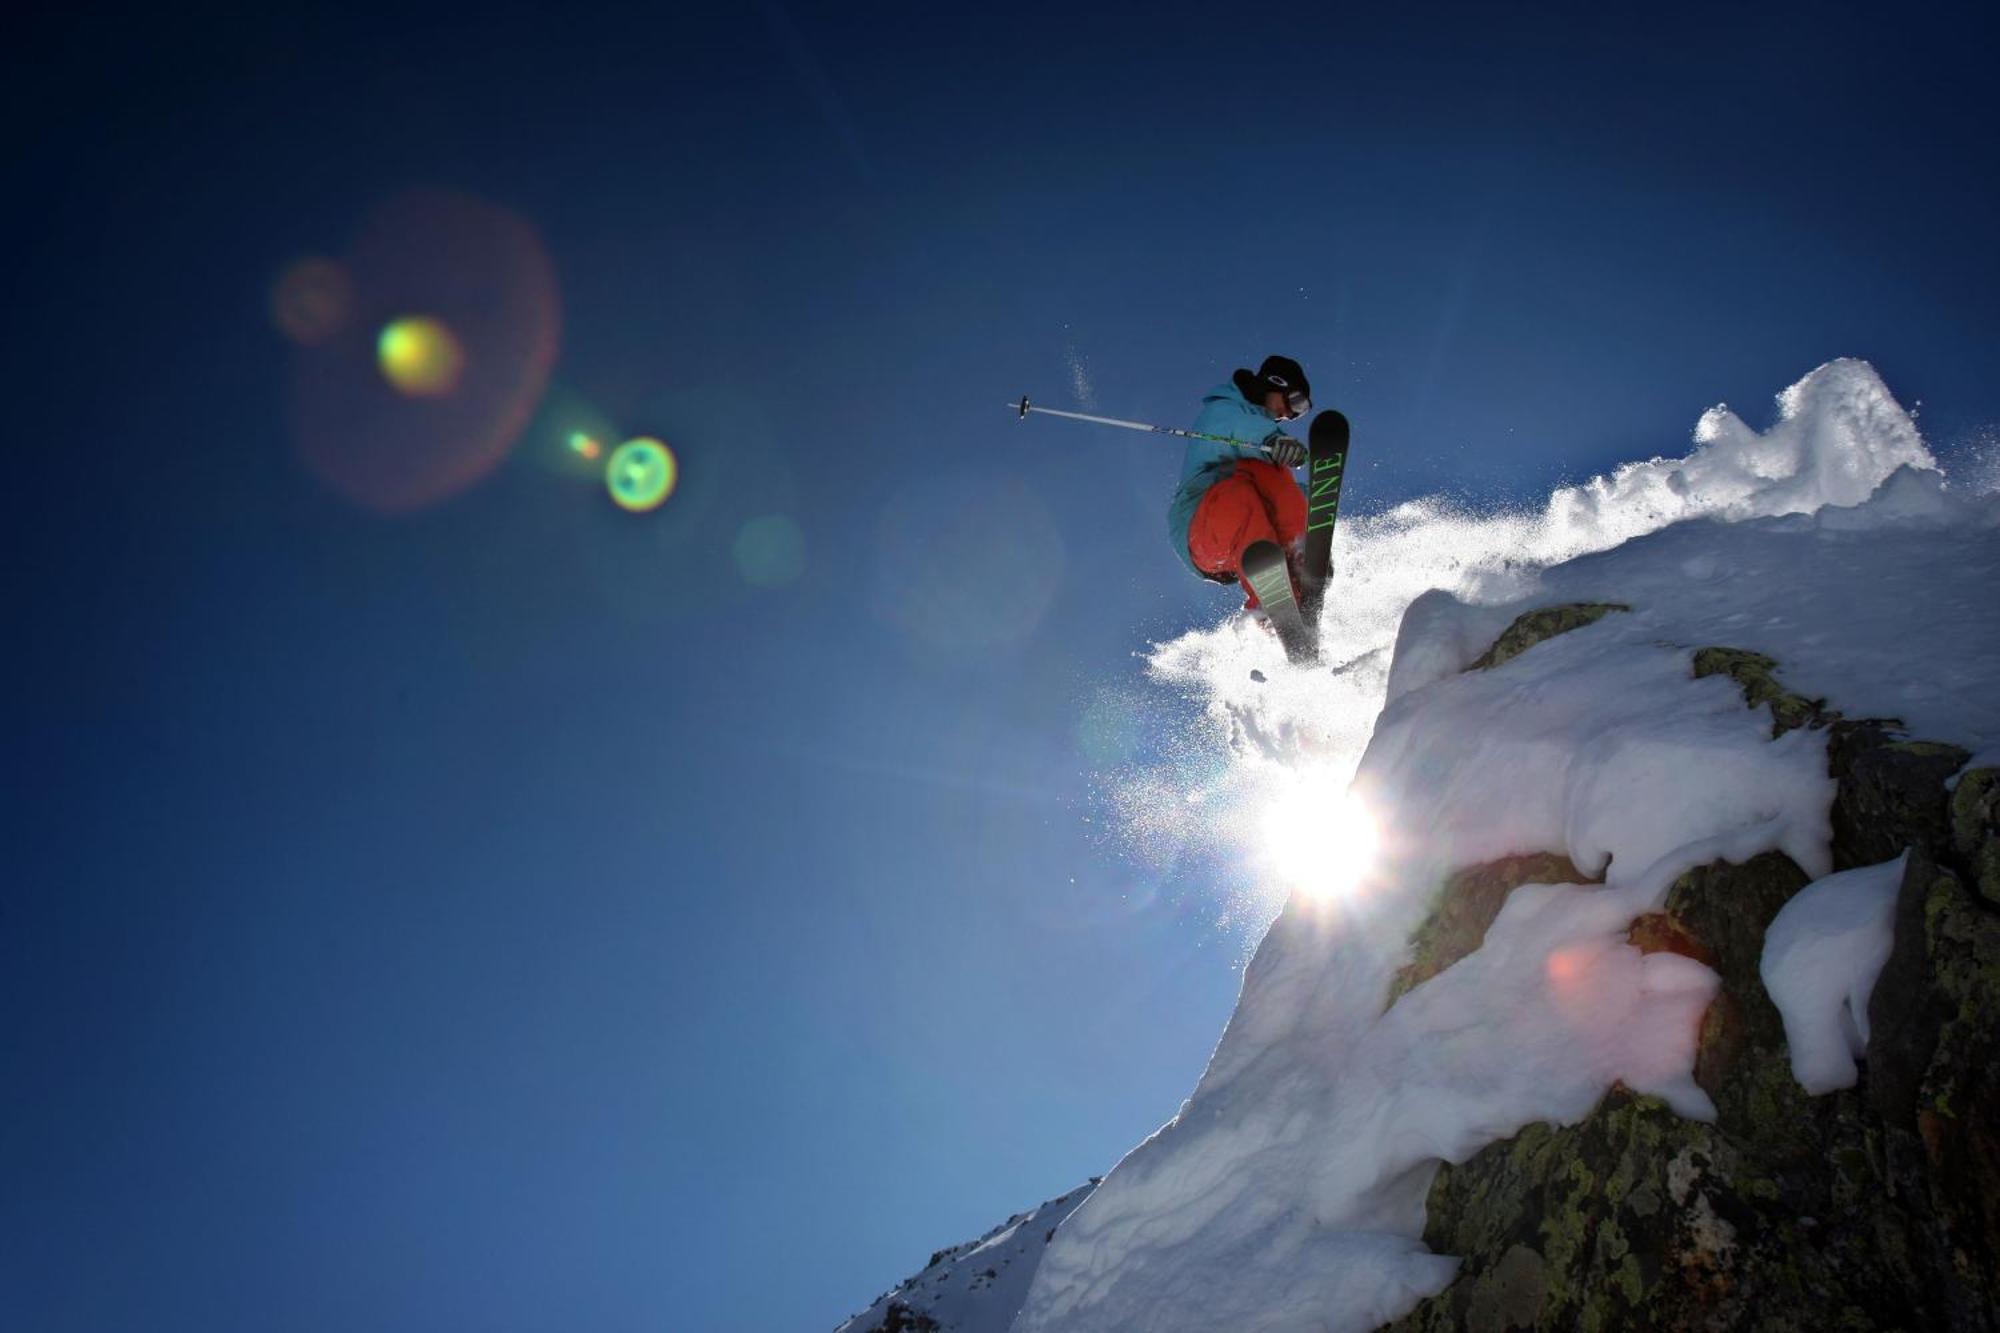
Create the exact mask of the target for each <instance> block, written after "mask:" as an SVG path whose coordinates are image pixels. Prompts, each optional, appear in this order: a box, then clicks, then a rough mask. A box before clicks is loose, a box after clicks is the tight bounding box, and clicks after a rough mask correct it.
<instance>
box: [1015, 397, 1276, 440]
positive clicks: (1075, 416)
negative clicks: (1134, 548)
mask: <svg viewBox="0 0 2000 1333" xmlns="http://www.w3.org/2000/svg"><path fill="white" fill-rule="evenodd" d="M1007 406H1008V407H1009V408H1010V409H1012V410H1013V411H1016V412H1019V413H1020V414H1021V418H1022V419H1023V420H1026V419H1027V416H1028V413H1030V412H1040V413H1042V414H1043V415H1044V416H1051V417H1068V418H1069V419H1070V420H1071V421H1094V422H1096V423H1097V424H1098V425H1100V426H1122V427H1124V428H1125V429H1126V430H1147V431H1151V432H1153V434H1155V435H1178V436H1180V437H1181V438H1182V439H1184V440H1213V441H1215V442H1216V443H1217V444H1233V445H1236V446H1237V447H1238V448H1243V447H1245V446H1247V447H1249V448H1252V449H1257V448H1261V447H1262V446H1261V445H1257V444H1254V443H1252V442H1251V441H1249V440H1235V439H1231V438H1230V437H1229V436H1227V435H1203V434H1202V433H1201V432H1200V431H1193V430H1175V429H1174V428H1173V427H1172V426H1149V425H1147V424H1146V423H1145V422H1143V421H1120V420H1119V419H1118V418H1117V417H1094V416H1091V415H1090V414H1089V413H1087V412H1064V411H1062V410H1060V409H1059V408H1054V407H1036V406H1035V405H1034V404H1033V403H1031V402H1029V401H1028V396H1027V395H1026V394H1022V395H1021V401H1020V402H1018V403H1009V404H1007ZM1266 452H1268V450H1267V451H1266Z"/></svg>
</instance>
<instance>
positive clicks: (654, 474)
mask: <svg viewBox="0 0 2000 1333" xmlns="http://www.w3.org/2000/svg"><path fill="white" fill-rule="evenodd" d="M680 473H681V469H680V464H679V463H677V462H676V461H675V460H674V451H673V450H671V449H669V448H667V446H666V445H664V444H661V443H660V442H659V441H658V440H655V439H650V438H647V437H645V436H641V437H640V438H638V439H636V440H627V441H625V443H623V444H621V445H619V446H618V447H617V448H616V449H614V450H612V451H611V461H610V462H609V463H607V464H606V465H605V468H604V485H605V488H606V489H607V490H609V491H610V492H611V499H612V500H613V502H615V503H616V504H617V506H618V507H619V508H620V509H629V510H631V511H632V512H633V513H635V514H642V513H644V512H645V511H647V510H648V509H658V508H659V507H660V505H661V504H663V503H665V501H666V498H667V497H668V496H669V495H672V494H673V493H674V484H675V483H676V482H678V481H679V480H680Z"/></svg>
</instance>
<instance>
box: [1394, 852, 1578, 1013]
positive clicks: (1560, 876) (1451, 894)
mask: <svg viewBox="0 0 2000 1333" xmlns="http://www.w3.org/2000/svg"><path fill="white" fill-rule="evenodd" d="M1601 882H1602V881H1600V880H1596V879H1593V878H1591V877H1590V876H1588V875H1585V874H1584V873H1583V872H1582V871H1580V870H1578V869H1577V868H1576V865H1575V863H1573V862H1572V861H1571V860H1570V859H1569V858H1568V857H1567V856H1564V855H1563V854H1562V853H1560V852H1530V853H1528V854H1527V855H1525V856H1508V857H1503V858H1501V859H1500V860H1498V861H1490V862H1488V863H1486V864H1485V865H1477V866H1467V867H1466V868H1465V869H1463V870H1460V871H1457V872H1455V873H1453V874H1451V875H1449V876H1447V877H1446V879H1445V881H1444V883H1443V885H1442V886H1440V887H1439V889H1438V891H1437V895H1436V897H1434V898H1433V899H1432V901H1431V910H1430V914H1429V915H1428V916H1426V917H1425V918H1424V922H1423V924H1422V925H1420V926H1418V927H1417V929H1416V931H1415V932H1414V933H1413V934H1412V935H1411V936H1410V946H1409V961H1408V962H1407V963H1405V964H1403V966H1401V967H1400V968H1398V969H1396V974H1395V975H1394V976H1393V977H1391V978H1390V979H1389V996H1388V1004H1394V1003H1395V1002H1396V1001H1397V1000H1398V999H1399V998H1401V997H1402V996H1403V995H1404V994H1405V993H1406V992H1408V991H1409V990H1411V989H1412V988H1414V987H1416V986H1418V985H1420V984H1422V983H1423V982H1426V981H1428V980H1430V979H1431V978H1432V977H1434V976H1436V975H1437V974H1438V973H1440V972H1442V971H1444V970H1445V969H1446V968H1447V967H1450V966H1451V965H1452V964H1453V963H1455V962H1457V961H1458V960H1459V959H1461V958H1463V957H1465V956H1466V955H1467V954H1469V953H1471V952H1472V951H1473V950H1475V949H1477V948H1478V947H1479V946H1480V944H1481V943H1483V942H1484V941H1485V939H1486V928H1487V927H1488V926H1491V925H1492V924H1493V918H1495V917H1497V916H1499V915H1500V909H1501V907H1502V906H1504V905H1505V904H1506V902H1507V895H1508V894H1510V893H1512V892H1513V891H1514V890H1515V889H1517V888H1519V887H1520V886H1521V885H1523V884H1596V883H1601ZM1388 1004H1385V1005H1384V1006H1383V1007H1384V1008H1387V1007H1388Z"/></svg>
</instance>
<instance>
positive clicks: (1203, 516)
mask: <svg viewBox="0 0 2000 1333" xmlns="http://www.w3.org/2000/svg"><path fill="white" fill-rule="evenodd" d="M1245 466H1246V465H1245V464H1242V463H1239V464H1237V465H1236V471H1234V472H1232V473H1230V475H1228V476H1226V477H1224V478H1223V479H1222V480H1221V481H1218V482H1216V483H1215V484H1214V485H1213V486H1211V487H1209V488H1208V490H1207V492H1206V493H1205V494H1203V495H1202V497H1201V504H1200V505H1199V506H1197V507H1196V509H1195V511H1194V521H1193V522H1192V523H1190V524H1189V525H1188V554H1189V555H1190V556H1192V557H1194V565H1195V568H1196V569H1199V570H1201V571H1202V572H1203V573H1207V574H1230V575H1233V576H1234V577H1236V578H1237V579H1239V580H1241V579H1242V578H1243V552H1244V550H1245V548H1247V547H1248V546H1250V545H1251V544H1252V543H1253V542H1260V541H1267V542H1275V541H1279V540H1280V538H1279V537H1278V533H1277V529H1276V528H1274V527H1273V526H1272V524H1271V512H1270V506H1269V505H1268V504H1267V503H1266V502H1265V500H1264V497H1263V495H1262V494H1261V493H1260V492H1259V490H1258V488H1257V484H1256V482H1255V481H1254V480H1252V479H1251V478H1249V477H1246V476H1244V475H1243V468H1244V467H1245ZM1243 588H1244V591H1245V592H1246V593H1248V594H1249V601H1248V603H1247V605H1249V606H1253V607H1254V606H1256V605H1257V594H1256V593H1254V592H1251V591H1250V585H1249V583H1248V582H1247V581H1245V582H1244V584H1243Z"/></svg>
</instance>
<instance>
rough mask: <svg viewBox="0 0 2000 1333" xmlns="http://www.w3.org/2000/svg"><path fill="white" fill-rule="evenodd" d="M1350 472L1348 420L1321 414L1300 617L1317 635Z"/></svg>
mask: <svg viewBox="0 0 2000 1333" xmlns="http://www.w3.org/2000/svg"><path fill="white" fill-rule="evenodd" d="M1346 471H1347V418H1346V417H1344V416H1342V415H1341V414H1340V413H1338V412H1334V411H1326V412H1321V413H1320V414H1319V415H1318V416H1316V417H1314V418H1313V419H1312V425H1311V427H1309V428H1308V430H1307V433H1306V537H1305V549H1304V552H1303V554H1302V556H1301V558H1300V564H1299V583H1300V585H1301V588H1302V591H1303V593H1304V603H1303V605H1301V606H1300V608H1299V613H1300V615H1301V616H1302V617H1303V618H1304V619H1305V623H1306V625H1307V627H1308V628H1309V629H1310V630H1311V631H1312V632H1313V633H1314V634H1317V633H1318V632H1319V610H1320V606H1321V605H1322V604H1323V603H1324V602H1325V601H1326V584H1327V580H1328V579H1330V578H1332V577H1333V525H1334V520H1336V519H1338V518H1339V517H1340V479H1341V475H1342V474H1343V473H1344V472H1346ZM1258 596H1259V597H1261V596H1263V594H1262V593H1259V594H1258Z"/></svg>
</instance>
